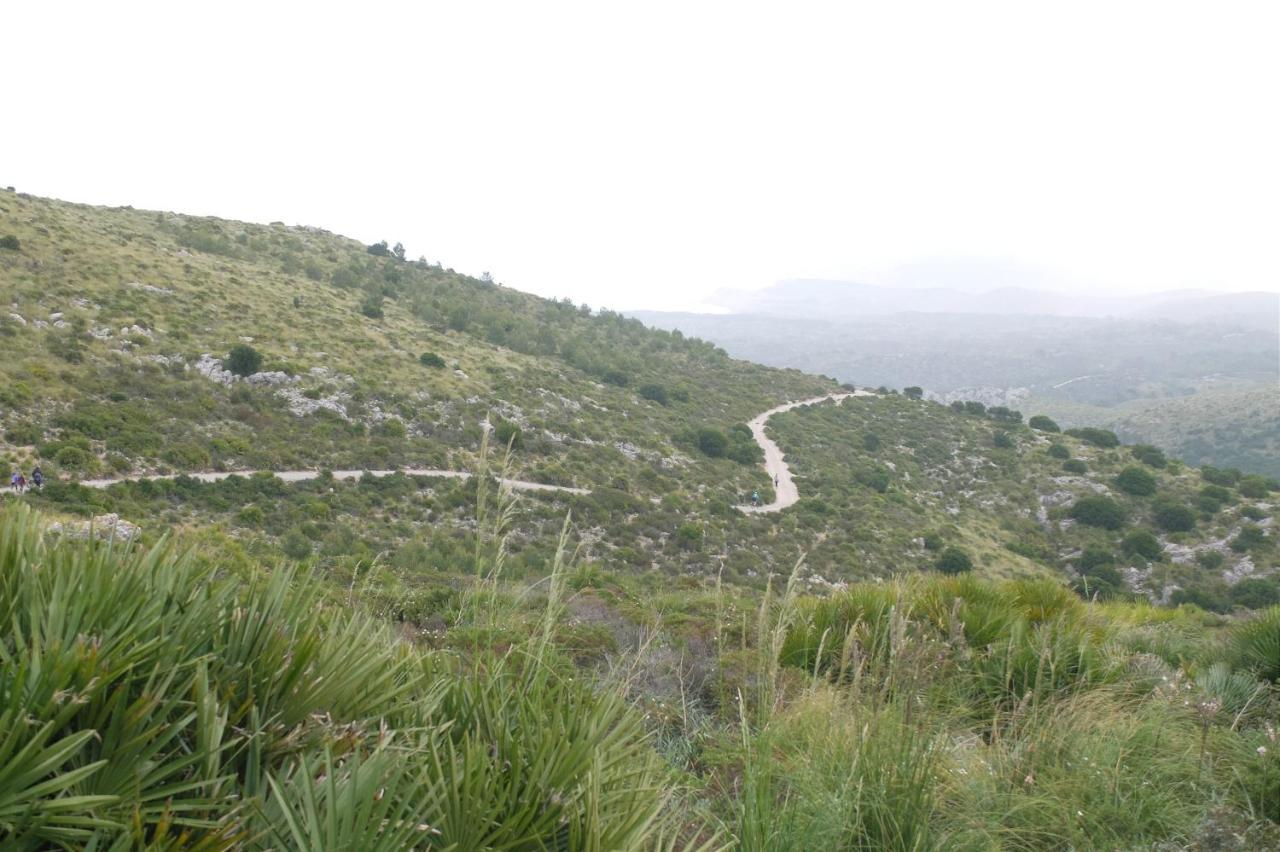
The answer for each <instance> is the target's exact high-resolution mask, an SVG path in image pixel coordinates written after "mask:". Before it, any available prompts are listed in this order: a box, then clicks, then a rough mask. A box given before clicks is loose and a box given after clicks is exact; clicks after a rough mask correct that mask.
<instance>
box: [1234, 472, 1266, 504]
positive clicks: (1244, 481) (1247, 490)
mask: <svg viewBox="0 0 1280 852" xmlns="http://www.w3.org/2000/svg"><path fill="white" fill-rule="evenodd" d="M1236 490H1237V491H1239V492H1240V496H1241V497H1249V498H1250V499H1253V500H1262V499H1265V498H1266V496H1267V495H1268V494H1269V493H1271V489H1270V487H1269V486H1268V483H1267V480H1266V477H1262V476H1245V477H1241V479H1240V482H1239V484H1238V485H1236Z"/></svg>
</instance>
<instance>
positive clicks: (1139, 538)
mask: <svg viewBox="0 0 1280 852" xmlns="http://www.w3.org/2000/svg"><path fill="white" fill-rule="evenodd" d="M1120 549H1121V550H1122V551H1124V553H1125V555H1126V556H1141V557H1142V558H1143V559H1151V560H1156V559H1160V558H1161V557H1162V556H1163V555H1164V548H1163V547H1161V546H1160V541H1159V539H1157V538H1156V537H1155V536H1154V535H1152V533H1151V531H1150V530H1134V531H1133V532H1131V533H1129V534H1128V535H1126V536H1125V537H1124V540H1123V541H1121V542H1120Z"/></svg>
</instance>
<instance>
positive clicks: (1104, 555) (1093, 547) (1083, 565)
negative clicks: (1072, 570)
mask: <svg viewBox="0 0 1280 852" xmlns="http://www.w3.org/2000/svg"><path fill="white" fill-rule="evenodd" d="M1115 561H1116V556H1115V554H1114V553H1112V552H1111V550H1110V549H1109V548H1106V547H1102V546H1101V545H1097V544H1090V545H1088V546H1086V547H1085V549H1084V551H1083V552H1082V553H1081V555H1080V563H1079V566H1080V569H1081V570H1082V571H1086V572H1087V571H1089V570H1090V569H1093V568H1097V567H1098V566H1099V565H1111V564H1114V563H1115Z"/></svg>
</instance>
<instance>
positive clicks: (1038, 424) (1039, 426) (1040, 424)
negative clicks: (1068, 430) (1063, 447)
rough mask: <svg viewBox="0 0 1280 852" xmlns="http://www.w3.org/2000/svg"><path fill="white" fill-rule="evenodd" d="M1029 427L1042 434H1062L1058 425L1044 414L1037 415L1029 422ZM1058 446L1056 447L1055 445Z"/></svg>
mask: <svg viewBox="0 0 1280 852" xmlns="http://www.w3.org/2000/svg"><path fill="white" fill-rule="evenodd" d="M1027 425H1028V426H1030V427H1031V428H1032V429H1036V430H1038V431H1040V432H1061V431H1062V429H1061V428H1060V427H1059V426H1058V424H1057V423H1055V422H1053V420H1052V419H1051V418H1049V417H1046V416H1045V415H1043V414H1037V415H1035V416H1033V417H1032V418H1031V419H1030V420H1028V421H1027ZM1055 446H1056V445H1055Z"/></svg>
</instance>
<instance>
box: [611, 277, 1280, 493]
mask: <svg viewBox="0 0 1280 852" xmlns="http://www.w3.org/2000/svg"><path fill="white" fill-rule="evenodd" d="M711 302H712V303H713V304H715V305H717V306H721V307H724V308H727V309H729V310H730V311H731V313H727V314H726V313H718V314H717V313H701V314H698V313H661V312H648V311H636V312H632V313H631V315H632V316H635V317H637V318H639V319H641V320H643V321H644V322H646V323H649V324H651V325H655V326H658V327H659V328H668V329H679V330H680V331H682V332H685V333H687V334H693V335H696V336H698V337H702V338H706V339H708V340H711V341H713V342H715V343H717V344H719V345H721V346H723V347H724V348H725V349H726V350H727V351H728V352H729V353H730V354H731V355H734V356H737V357H742V358H749V359H751V360H754V361H758V362H760V363H763V364H769V365H773V366H779V367H781V366H788V367H796V368H799V369H802V370H806V371H809V372H815V373H822V374H825V375H830V376H832V377H834V378H836V379H838V380H840V381H846V382H857V383H862V384H868V385H872V386H878V385H884V386H887V387H898V388H900V387H906V386H910V385H919V386H921V387H923V388H924V389H925V390H926V391H927V392H928V395H929V396H930V397H931V398H934V399H937V400H939V401H943V402H950V401H952V400H955V399H976V400H979V401H982V402H984V403H986V404H995V405H1009V406H1012V407H1015V408H1017V407H1036V406H1038V407H1039V408H1043V409H1047V410H1050V411H1052V412H1053V413H1054V414H1055V416H1058V417H1059V418H1060V419H1062V420H1063V422H1064V425H1071V426H1079V425H1107V426H1114V427H1115V428H1116V429H1117V430H1120V431H1121V432H1122V433H1123V434H1124V435H1125V436H1126V437H1128V438H1130V439H1132V440H1143V441H1152V442H1155V443H1158V444H1160V445H1161V446H1163V447H1164V448H1165V449H1167V450H1169V451H1170V452H1173V453H1175V454H1182V455H1185V456H1186V457H1187V458H1188V459H1189V460H1193V461H1196V462H1206V463H1214V464H1222V465H1228V466H1236V465H1242V466H1245V467H1247V468H1249V469H1254V470H1257V471H1259V472H1261V473H1266V474H1268V475H1272V476H1275V475H1280V455H1277V454H1276V453H1274V452H1273V448H1274V447H1276V446H1280V334H1278V329H1280V295H1278V294H1274V293H1261V292H1256V293H1208V292H1202V291H1190V290H1181V291H1168V292H1163V293H1153V294H1148V295H1143V296H1114V297H1108V296H1088V297H1084V296H1081V297H1075V296H1071V295H1067V294H1063V293H1058V292H1052V291H1048V290H1037V289H1031V288H1019V287H1001V288H998V289H992V290H986V291H979V292H964V291H962V290H960V289H956V288H909V287H898V288H894V287H881V286H874V285H868V284H859V283H852V282H845V281H825V280H794V281H784V282H781V283H779V284H777V285H775V286H773V287H770V288H767V289H765V290H761V291H757V292H750V291H730V290H725V291H720V292H719V293H717V294H716V295H715V296H713V297H712V299H711ZM1188 400H1194V402H1193V403H1188V402H1187V401H1188ZM1032 401H1034V404H1033V402H1032ZM1117 406H1123V407H1124V408H1116V407H1117ZM1139 410H1140V411H1141V412H1142V416H1136V412H1137V411H1139Z"/></svg>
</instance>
